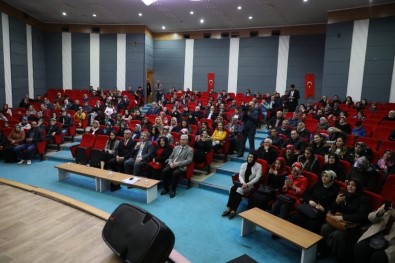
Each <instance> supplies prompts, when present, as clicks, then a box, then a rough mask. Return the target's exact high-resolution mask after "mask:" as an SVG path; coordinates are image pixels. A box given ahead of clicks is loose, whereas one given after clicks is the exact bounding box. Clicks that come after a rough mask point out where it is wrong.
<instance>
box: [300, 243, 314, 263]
mask: <svg viewBox="0 0 395 263" xmlns="http://www.w3.org/2000/svg"><path fill="white" fill-rule="evenodd" d="M316 257H317V244H314V245H313V246H311V247H310V248H308V249H302V258H301V259H300V262H301V263H312V262H315V261H316Z"/></svg>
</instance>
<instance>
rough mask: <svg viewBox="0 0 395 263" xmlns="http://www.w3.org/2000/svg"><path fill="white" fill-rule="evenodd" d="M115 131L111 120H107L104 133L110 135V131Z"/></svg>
mask: <svg viewBox="0 0 395 263" xmlns="http://www.w3.org/2000/svg"><path fill="white" fill-rule="evenodd" d="M112 131H113V128H112V124H111V122H109V121H108V122H106V125H105V126H104V129H103V134H104V135H110V133H111V132H112Z"/></svg>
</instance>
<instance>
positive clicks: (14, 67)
mask: <svg viewBox="0 0 395 263" xmlns="http://www.w3.org/2000/svg"><path fill="white" fill-rule="evenodd" d="M9 24H10V55H11V81H12V100H13V104H14V105H18V103H19V102H20V100H21V99H22V98H23V97H25V95H26V94H28V93H29V89H28V75H27V44H26V24H25V23H23V22H21V21H19V20H17V19H16V18H13V17H9Z"/></svg>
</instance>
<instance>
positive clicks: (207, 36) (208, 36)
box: [203, 33, 211, 38]
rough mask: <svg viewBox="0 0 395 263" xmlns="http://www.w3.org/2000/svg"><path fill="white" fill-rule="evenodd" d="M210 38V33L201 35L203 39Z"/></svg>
mask: <svg viewBox="0 0 395 263" xmlns="http://www.w3.org/2000/svg"><path fill="white" fill-rule="evenodd" d="M210 37H211V34H210V33H204V34H203V38H210Z"/></svg>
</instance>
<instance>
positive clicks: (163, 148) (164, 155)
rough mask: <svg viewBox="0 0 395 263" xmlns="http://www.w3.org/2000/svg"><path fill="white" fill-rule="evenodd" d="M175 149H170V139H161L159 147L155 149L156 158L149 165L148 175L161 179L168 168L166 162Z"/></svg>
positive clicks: (163, 137) (162, 137)
mask: <svg viewBox="0 0 395 263" xmlns="http://www.w3.org/2000/svg"><path fill="white" fill-rule="evenodd" d="M172 151H173V149H172V148H171V147H170V144H169V139H168V138H167V137H165V136H161V137H159V140H158V146H157V147H156V149H155V156H154V158H153V159H152V161H150V162H149V163H148V166H147V170H148V171H147V174H149V175H151V176H150V177H151V178H153V179H157V180H159V179H160V173H161V171H162V170H163V168H165V166H166V162H165V161H166V160H167V159H169V157H170V155H171V153H172Z"/></svg>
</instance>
